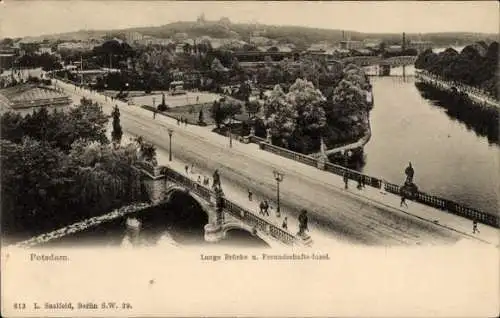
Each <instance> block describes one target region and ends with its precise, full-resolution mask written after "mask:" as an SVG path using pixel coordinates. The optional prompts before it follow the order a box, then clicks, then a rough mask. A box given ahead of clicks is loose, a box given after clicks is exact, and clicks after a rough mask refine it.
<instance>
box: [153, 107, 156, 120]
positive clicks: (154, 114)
mask: <svg viewBox="0 0 500 318" xmlns="http://www.w3.org/2000/svg"><path fill="white" fill-rule="evenodd" d="M155 118H156V108H155V109H154V110H153V119H155Z"/></svg>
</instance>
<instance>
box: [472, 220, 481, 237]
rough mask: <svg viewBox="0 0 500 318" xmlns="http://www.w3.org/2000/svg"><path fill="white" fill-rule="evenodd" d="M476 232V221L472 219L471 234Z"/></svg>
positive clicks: (477, 230)
mask: <svg viewBox="0 0 500 318" xmlns="http://www.w3.org/2000/svg"><path fill="white" fill-rule="evenodd" d="M476 233H478V234H479V233H480V232H479V229H478V228H477V221H476V220H474V221H472V234H476Z"/></svg>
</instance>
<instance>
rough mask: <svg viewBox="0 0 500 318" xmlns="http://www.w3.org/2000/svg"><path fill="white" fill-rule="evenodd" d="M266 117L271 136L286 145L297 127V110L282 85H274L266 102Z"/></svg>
mask: <svg viewBox="0 0 500 318" xmlns="http://www.w3.org/2000/svg"><path fill="white" fill-rule="evenodd" d="M264 117H265V123H266V126H267V127H268V128H269V129H270V133H271V136H273V137H274V138H275V139H276V140H277V141H279V142H280V143H281V144H282V145H284V146H286V145H287V144H288V141H287V139H288V138H289V137H290V136H291V135H292V133H293V131H294V130H295V127H296V121H295V120H296V118H297V111H296V109H295V108H294V107H293V105H292V104H290V103H289V100H288V98H287V97H286V95H285V93H284V92H283V89H282V88H281V86H280V85H276V86H274V89H273V91H272V92H271V94H270V96H269V98H268V99H267V100H266V101H265V102H264Z"/></svg>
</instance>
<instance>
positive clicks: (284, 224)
mask: <svg viewBox="0 0 500 318" xmlns="http://www.w3.org/2000/svg"><path fill="white" fill-rule="evenodd" d="M281 227H282V228H283V229H285V230H288V217H286V216H285V218H284V219H283V224H282V225H281Z"/></svg>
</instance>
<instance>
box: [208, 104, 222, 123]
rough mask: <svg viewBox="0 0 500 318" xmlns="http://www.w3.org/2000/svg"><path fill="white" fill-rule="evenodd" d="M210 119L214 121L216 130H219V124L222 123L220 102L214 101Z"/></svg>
mask: <svg viewBox="0 0 500 318" xmlns="http://www.w3.org/2000/svg"><path fill="white" fill-rule="evenodd" d="M210 112H211V116H212V119H213V120H214V121H215V125H216V126H217V129H220V126H221V124H222V123H223V122H224V118H223V112H222V107H221V103H220V101H217V100H216V101H214V103H213V105H212V107H211V108H210Z"/></svg>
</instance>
